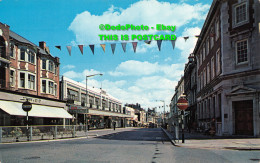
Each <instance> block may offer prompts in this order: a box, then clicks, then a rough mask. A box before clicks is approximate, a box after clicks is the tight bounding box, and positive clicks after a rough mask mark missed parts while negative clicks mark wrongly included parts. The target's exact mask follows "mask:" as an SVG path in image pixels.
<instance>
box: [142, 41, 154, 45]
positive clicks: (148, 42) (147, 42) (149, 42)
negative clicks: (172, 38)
mask: <svg viewBox="0 0 260 163" xmlns="http://www.w3.org/2000/svg"><path fill="white" fill-rule="evenodd" d="M144 42H145V43H146V44H149V45H150V44H151V42H152V41H151V40H150V41H149V40H145V41H144Z"/></svg>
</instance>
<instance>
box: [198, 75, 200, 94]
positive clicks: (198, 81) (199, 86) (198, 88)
mask: <svg viewBox="0 0 260 163" xmlns="http://www.w3.org/2000/svg"><path fill="white" fill-rule="evenodd" d="M198 91H200V75H199V76H198Z"/></svg>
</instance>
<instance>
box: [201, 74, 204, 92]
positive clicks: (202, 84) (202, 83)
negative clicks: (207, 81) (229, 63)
mask: <svg viewBox="0 0 260 163" xmlns="http://www.w3.org/2000/svg"><path fill="white" fill-rule="evenodd" d="M200 78H201V79H200V81H201V82H200V85H201V86H200V89H202V88H203V86H204V82H203V72H201V74H200Z"/></svg>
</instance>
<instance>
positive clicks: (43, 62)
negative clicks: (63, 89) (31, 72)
mask: <svg viewBox="0 0 260 163" xmlns="http://www.w3.org/2000/svg"><path fill="white" fill-rule="evenodd" d="M42 69H43V70H46V59H42Z"/></svg>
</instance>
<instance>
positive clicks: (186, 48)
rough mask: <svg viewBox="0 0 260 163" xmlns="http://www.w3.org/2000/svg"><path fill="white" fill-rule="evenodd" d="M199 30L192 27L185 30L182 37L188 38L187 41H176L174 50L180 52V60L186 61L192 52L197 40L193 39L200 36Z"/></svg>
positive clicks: (179, 39) (181, 39) (180, 39)
mask: <svg viewBox="0 0 260 163" xmlns="http://www.w3.org/2000/svg"><path fill="white" fill-rule="evenodd" d="M200 31H201V29H200V28H199V27H194V28H186V29H185V30H184V31H183V33H182V36H183V37H186V36H190V37H189V39H188V40H186V41H185V40H184V39H183V38H181V37H179V38H178V39H177V41H176V48H178V49H180V50H181V56H182V58H185V59H187V58H188V56H189V55H190V53H192V52H193V49H194V47H195V45H196V42H197V40H198V39H197V38H196V37H195V35H199V34H200Z"/></svg>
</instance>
